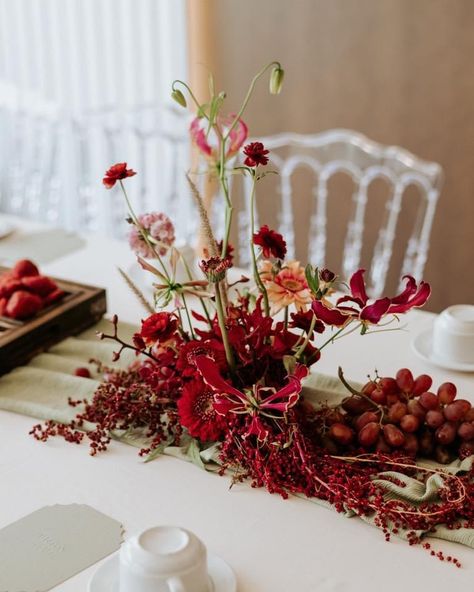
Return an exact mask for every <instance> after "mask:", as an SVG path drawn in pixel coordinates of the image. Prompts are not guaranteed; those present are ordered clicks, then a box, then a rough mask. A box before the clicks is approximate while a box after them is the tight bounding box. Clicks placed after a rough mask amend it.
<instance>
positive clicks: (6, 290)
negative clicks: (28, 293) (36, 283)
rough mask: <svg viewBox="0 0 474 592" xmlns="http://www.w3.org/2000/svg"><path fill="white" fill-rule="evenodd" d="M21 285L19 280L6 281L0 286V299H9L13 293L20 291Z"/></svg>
mask: <svg viewBox="0 0 474 592" xmlns="http://www.w3.org/2000/svg"><path fill="white" fill-rule="evenodd" d="M22 288H23V286H22V283H21V282H20V281H19V280H12V279H10V280H7V281H5V282H2V283H1V284H0V298H10V296H11V295H12V294H13V292H16V291H17V290H21V289H22Z"/></svg>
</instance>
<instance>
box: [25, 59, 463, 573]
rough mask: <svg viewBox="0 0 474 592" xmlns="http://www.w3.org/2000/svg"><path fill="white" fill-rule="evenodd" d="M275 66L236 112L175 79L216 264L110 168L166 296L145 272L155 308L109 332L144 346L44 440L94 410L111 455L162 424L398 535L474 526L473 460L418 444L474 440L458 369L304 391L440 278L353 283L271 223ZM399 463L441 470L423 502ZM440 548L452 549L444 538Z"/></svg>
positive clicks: (172, 436)
mask: <svg viewBox="0 0 474 592" xmlns="http://www.w3.org/2000/svg"><path fill="white" fill-rule="evenodd" d="M269 70H270V92H271V93H272V94H278V93H279V92H280V90H281V87H282V82H283V69H282V68H281V66H280V64H279V63H277V62H275V63H272V64H269V65H268V66H266V67H265V68H264V69H262V70H261V71H260V72H259V73H258V74H257V75H256V76H255V77H254V79H253V80H252V82H251V84H250V87H249V89H248V92H247V94H246V96H245V99H244V101H243V103H242V106H241V108H240V109H239V111H238V112H237V113H236V114H230V115H229V114H226V113H225V99H226V96H225V93H223V92H220V93H217V92H215V91H214V84H213V82H212V81H211V84H210V88H211V93H210V98H209V101H208V102H207V103H206V104H201V103H199V102H198V101H197V99H196V97H195V96H194V94H193V92H192V90H191V89H190V88H189V87H188V86H187V85H186V84H185V83H183V82H181V81H175V82H174V84H173V88H172V95H173V98H174V99H175V100H176V101H177V102H178V103H179V104H180V105H181V106H183V107H186V106H187V100H186V98H185V95H184V93H187V95H188V96H189V99H190V100H191V102H192V103H193V104H194V107H195V109H196V116H195V117H194V119H193V121H192V123H191V126H190V133H191V137H192V140H193V142H194V143H195V145H196V147H197V149H198V150H199V151H200V152H201V153H202V154H203V156H204V157H205V159H206V161H207V164H208V170H209V173H210V174H213V175H215V177H216V178H217V179H218V182H219V184H220V188H221V190H222V195H223V204H222V207H223V208H225V230H224V235H223V236H215V233H214V231H213V228H212V226H211V223H210V221H209V218H208V215H207V212H206V209H205V207H204V204H203V201H202V198H201V196H200V193H199V191H198V189H197V187H196V184H195V182H194V181H193V179H192V176H191V175H188V182H189V187H190V192H191V193H192V195H193V197H194V200H195V203H196V208H197V211H198V212H199V216H200V223H201V231H202V234H203V236H204V237H205V241H206V244H205V248H204V255H203V257H202V259H201V261H200V264H199V266H200V268H201V270H202V274H201V275H200V277H194V275H193V273H192V270H191V269H189V267H188V266H187V264H186V261H185V260H184V257H182V255H181V253H180V251H179V250H178V249H177V248H176V247H175V246H174V244H173V241H174V231H173V227H172V223H171V221H170V220H169V219H168V217H167V216H166V215H164V214H160V213H156V212H155V213H150V214H141V215H137V214H136V213H135V211H134V210H133V208H132V206H131V202H130V200H129V198H128V195H127V191H126V189H125V182H127V183H128V181H127V179H129V178H130V177H133V176H134V175H135V174H136V173H135V171H133V170H132V169H129V168H127V164H126V163H119V164H116V165H114V166H112V167H111V168H110V169H109V170H108V171H107V173H106V175H105V178H104V180H103V183H104V185H105V186H106V188H108V189H110V188H112V187H113V186H114V185H115V184H118V185H119V186H120V188H121V190H122V192H123V195H124V198H125V200H126V203H127V205H128V208H129V218H128V221H129V223H130V225H131V232H130V244H131V246H132V247H133V249H134V250H135V252H136V253H137V257H138V261H139V263H140V265H141V266H142V267H143V269H145V270H147V271H148V272H149V273H150V277H151V278H152V279H153V285H154V295H155V297H154V303H153V305H150V304H148V303H147V302H146V299H145V298H144V296H143V295H142V294H140V292H139V290H138V289H137V288H135V287H133V286H132V287H133V288H134V290H135V291H136V293H137V294H138V296H139V298H140V299H141V301H142V302H143V303H144V305H145V307H146V308H147V310H149V311H150V313H151V314H149V316H147V317H146V318H145V319H143V320H142V322H141V328H140V330H139V331H138V332H137V333H136V334H135V335H134V338H133V343H126V342H124V341H123V340H122V339H121V338H120V336H119V327H118V319H117V317H114V318H113V320H112V325H113V331H112V332H111V333H110V334H103V333H102V334H100V338H102V339H112V340H114V341H116V342H117V350H116V352H115V354H114V357H115V359H118V358H119V357H120V355H121V353H122V351H123V350H124V349H132V350H134V351H135V352H136V354H137V358H136V362H135V363H133V364H132V366H131V367H130V368H129V369H128V370H127V371H118V370H113V369H111V368H107V367H102V366H101V369H102V370H103V371H104V377H105V378H104V382H103V384H102V385H101V386H100V387H99V388H98V389H97V391H96V393H95V395H94V398H93V400H92V401H71V402H70V403H71V404H72V405H82V406H83V408H82V409H81V410H80V412H79V413H78V416H77V418H76V420H74V422H72V424H71V425H68V426H65V425H58V424H55V423H53V422H48V423H47V424H46V425H45V426H35V428H34V430H33V433H34V435H35V436H36V437H37V438H38V439H42V440H45V439H47V438H48V437H49V436H50V435H56V434H61V435H63V436H64V437H66V439H68V440H70V441H73V442H80V441H81V440H82V439H83V437H84V432H83V431H82V428H83V426H84V423H85V422H92V423H93V424H94V425H95V428H94V429H92V430H89V431H88V432H87V436H88V438H89V440H90V443H91V444H90V446H91V452H92V454H96V453H97V452H99V451H102V450H105V449H106V448H107V446H108V445H109V443H110V441H111V438H112V437H113V436H114V435H117V434H123V433H125V432H127V431H130V430H137V429H140V430H142V432H143V434H144V436H146V437H147V438H148V443H147V445H146V446H144V447H143V448H142V450H141V451H140V454H142V455H145V456H147V457H148V458H154V457H155V456H157V455H158V454H159V453H161V452H163V451H164V450H165V449H166V447H168V446H181V447H182V448H183V449H185V450H186V451H187V454H188V456H190V457H191V458H194V460H196V462H197V463H198V464H200V465H204V464H205V463H203V460H202V459H203V458H205V457H206V456H205V455H203V452H205V451H208V452H209V454H208V455H207V458H209V459H212V461H213V463H212V465H213V468H216V465H217V468H218V470H219V472H220V473H221V474H224V473H228V474H231V475H232V479H233V480H234V481H243V480H247V479H248V480H250V482H251V484H252V486H254V487H266V488H267V489H268V490H269V491H270V492H277V493H279V494H281V495H282V496H284V497H287V496H288V495H289V494H299V495H303V496H306V497H309V498H318V499H322V500H325V501H328V502H330V503H331V504H333V505H334V507H335V508H336V509H337V510H338V511H346V512H347V511H352V512H354V513H356V514H358V515H360V516H365V517H370V518H371V520H372V521H373V522H374V523H375V524H376V525H377V526H379V527H380V528H381V529H382V530H383V531H384V533H385V534H386V536H387V538H388V537H389V533H390V531H395V532H397V531H401V530H403V532H404V533H405V536H406V538H408V540H409V541H410V543H415V542H420V541H421V538H422V535H423V533H426V532H429V531H432V530H433V529H434V528H436V526H437V525H438V524H440V523H445V524H447V525H448V527H450V528H457V527H458V525H459V524H462V525H464V526H466V525H470V526H471V527H472V525H473V523H474V507H473V504H472V497H473V487H472V484H471V470H470V468H469V469H468V470H467V471H466V472H465V473H460V474H455V473H454V472H446V473H445V472H443V471H441V470H440V469H439V468H426V467H425V468H422V467H421V466H418V465H417V464H416V457H417V455H423V456H425V457H435V458H436V459H437V461H438V462H449V461H451V460H453V458H455V457H460V458H466V457H469V456H470V455H471V454H472V453H473V452H474V423H473V421H474V412H473V410H472V408H471V405H470V403H468V402H467V401H464V400H462V399H460V400H458V399H456V388H455V386H454V385H452V384H451V383H445V384H443V385H441V386H440V387H439V389H438V391H437V392H436V393H434V392H431V391H430V388H431V386H432V381H431V378H430V377H429V376H427V375H421V376H419V377H417V378H414V377H413V376H412V373H411V372H410V371H409V370H408V369H402V370H400V371H399V372H398V374H397V375H396V376H395V377H393V378H391V377H379V376H375V377H374V378H373V379H371V380H369V382H368V383H367V384H366V385H365V386H363V387H362V388H361V387H358V386H354V385H351V384H349V383H348V382H347V380H346V379H345V377H344V375H343V373H342V370H340V379H341V381H342V382H343V384H344V385H345V386H346V387H347V389H348V396H347V398H346V399H344V401H342V403H340V404H339V403H337V404H331V402H329V403H328V404H324V405H320V406H318V407H315V406H314V405H313V404H312V403H311V400H310V398H308V397H307V396H305V394H304V392H303V385H304V380H305V377H307V375H308V373H309V370H310V368H311V367H312V366H313V365H314V364H316V363H317V361H318V360H319V358H320V356H321V354H322V352H323V350H324V349H325V348H326V347H328V346H329V344H332V343H334V342H335V341H336V340H338V339H340V338H342V337H344V336H345V335H347V334H349V333H352V332H354V331H358V332H359V333H360V334H361V336H362V337H361V338H362V339H363V338H366V335H367V334H369V333H371V332H373V331H374V330H383V328H384V327H385V325H386V324H387V323H388V322H391V321H393V320H395V321H396V320H397V319H398V316H399V315H401V314H403V313H405V312H407V311H409V310H410V309H412V308H414V307H419V306H423V305H424V304H425V302H426V301H427V299H428V297H429V295H430V286H429V285H428V284H427V283H425V282H420V283H417V282H416V281H415V279H414V278H413V277H410V276H407V277H406V278H405V288H404V289H403V291H402V292H401V293H399V294H397V295H395V296H393V297H388V296H385V297H382V298H378V299H375V300H373V299H371V298H370V297H369V295H368V293H367V289H366V285H365V282H364V270H362V269H360V270H358V271H356V272H355V273H354V274H353V275H352V277H351V278H350V279H349V282H348V285H346V284H344V283H343V282H342V281H341V280H340V279H339V277H338V276H337V275H336V274H335V273H333V272H332V271H330V270H328V269H318V268H315V267H313V266H312V265H311V264H307V265H306V266H303V265H301V264H300V262H299V261H295V260H287V259H286V243H285V239H284V237H283V236H282V235H281V234H279V233H278V232H277V231H275V230H273V229H271V228H269V227H268V226H267V225H264V226H262V227H261V228H255V222H254V211H255V207H256V206H255V202H256V199H257V186H258V185H259V184H260V183H261V182H264V179H265V177H266V176H267V175H269V174H273V173H274V171H272V170H270V169H269V168H268V164H269V158H270V155H269V151H268V150H267V149H266V148H265V146H264V145H263V144H262V143H261V142H250V143H246V141H247V133H248V132H247V126H246V124H245V123H244V121H243V119H242V117H243V115H244V112H245V109H246V107H247V105H248V102H249V100H250V97H251V95H252V92H253V89H254V87H255V85H256V83H257V82H258V80H259V79H260V78H262V77H263V76H264V75H265V73H267V72H268V71H269ZM239 153H242V159H241V160H240V161H238V162H237V161H236V159H235V156H236V155H237V154H239ZM242 160H243V162H242ZM239 162H242V164H239ZM236 174H238V175H245V176H247V177H249V178H250V179H251V182H252V193H251V197H250V199H251V203H250V212H251V218H250V224H249V235H248V248H249V249H250V255H251V262H252V276H253V278H252V279H251V280H250V281H249V278H246V277H240V276H239V277H237V278H232V277H231V275H232V274H231V270H232V267H233V249H232V246H231V244H230V242H229V239H230V231H231V227H232V218H233V203H232V195H231V192H230V190H229V177H230V175H236ZM183 265H184V267H185V271H186V274H187V281H184V282H183V281H179V282H178V281H177V280H176V270H177V268H178V266H183ZM129 283H131V282H130V281H129ZM341 292H342V293H341ZM210 464H211V463H210ZM394 471H397V474H400V475H402V476H406V477H409V478H411V479H416V480H418V481H419V482H421V483H424V482H425V481H427V480H428V479H429V478H431V477H432V476H433V475H434V474H436V476H437V477H441V486H440V490H439V497H438V498H437V499H436V500H435V501H425V502H422V503H420V504H417V505H413V504H412V503H410V502H409V501H407V500H394V499H392V498H390V497H389V498H387V496H386V495H385V494H386V486H387V485H391V486H394V485H397V486H399V487H400V488H401V487H403V483H401V481H400V479H399V478H398V477H396V474H395V473H394ZM423 544H424V546H425V547H426V548H428V549H429V548H430V545H429V544H428V543H423ZM432 553H434V551H432ZM438 557H440V558H441V559H442V558H443V555H442V553H441V552H439V553H438ZM448 559H449V560H450V561H454V562H455V563H456V564H457V563H458V562H457V560H453V559H452V558H448Z"/></svg>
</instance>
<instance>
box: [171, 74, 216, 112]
mask: <svg viewBox="0 0 474 592" xmlns="http://www.w3.org/2000/svg"><path fill="white" fill-rule="evenodd" d="M176 84H181V85H182V86H184V88H185V89H186V90H187V91H188V93H189V96H190V97H191V98H192V100H193V101H194V104H195V105H196V107H197V108H198V111H199V114H202V115H203V116H204V117H205V118H206V119H209V118H208V116H207V115H206V114H205V113H204V110H201V105H200V104H199V101H198V100H197V99H196V97H195V95H194V93H193V91H192V90H191V87H190V86H189V85H188V84H186V82H183V81H182V80H173V84H172V85H171V90H176V89H175V85H176Z"/></svg>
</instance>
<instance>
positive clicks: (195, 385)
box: [178, 379, 227, 442]
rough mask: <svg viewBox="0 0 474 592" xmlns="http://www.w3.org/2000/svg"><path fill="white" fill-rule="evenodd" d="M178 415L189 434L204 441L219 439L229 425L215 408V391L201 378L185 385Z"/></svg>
mask: <svg viewBox="0 0 474 592" xmlns="http://www.w3.org/2000/svg"><path fill="white" fill-rule="evenodd" d="M178 415H179V420H180V423H181V424H182V425H183V426H184V427H185V428H187V429H188V432H189V434H190V435H191V436H192V437H193V438H198V439H199V440H201V441H202V442H209V441H215V440H219V439H220V438H221V437H222V435H223V434H224V431H225V429H226V427H227V422H226V420H225V419H224V417H222V415H219V414H218V413H216V410H215V409H214V391H213V390H212V389H211V388H209V387H208V386H206V385H205V384H204V382H203V381H202V380H200V379H198V380H193V381H191V382H189V383H188V384H186V385H185V386H184V387H183V393H182V395H181V397H180V398H179V399H178Z"/></svg>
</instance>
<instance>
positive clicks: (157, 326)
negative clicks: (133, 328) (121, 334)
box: [140, 312, 178, 344]
mask: <svg viewBox="0 0 474 592" xmlns="http://www.w3.org/2000/svg"><path fill="white" fill-rule="evenodd" d="M177 328H178V320H177V319H176V318H175V317H174V316H173V315H171V314H170V313H169V312H155V313H154V314H152V315H151V316H149V317H148V318H147V319H145V320H144V321H142V328H141V331H140V335H141V336H142V338H143V340H144V341H145V342H146V343H155V342H156V341H159V342H160V343H161V344H163V343H166V342H167V341H169V340H170V339H171V338H172V337H173V335H174V334H175V333H176V330H177Z"/></svg>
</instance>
